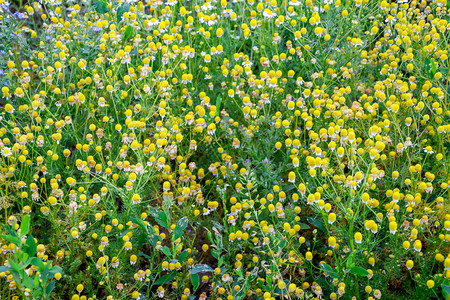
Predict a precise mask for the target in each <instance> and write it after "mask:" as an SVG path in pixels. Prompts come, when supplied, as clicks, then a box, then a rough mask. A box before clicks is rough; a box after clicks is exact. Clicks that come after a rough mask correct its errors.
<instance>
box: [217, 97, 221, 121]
mask: <svg viewBox="0 0 450 300" xmlns="http://www.w3.org/2000/svg"><path fill="white" fill-rule="evenodd" d="M221 104H222V94H219V96H217V99H216V117H218V116H220V105H221Z"/></svg>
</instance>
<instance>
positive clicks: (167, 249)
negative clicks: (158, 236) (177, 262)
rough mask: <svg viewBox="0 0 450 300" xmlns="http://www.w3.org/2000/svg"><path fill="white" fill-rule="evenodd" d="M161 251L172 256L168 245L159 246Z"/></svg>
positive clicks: (167, 255)
mask: <svg viewBox="0 0 450 300" xmlns="http://www.w3.org/2000/svg"><path fill="white" fill-rule="evenodd" d="M161 251H162V252H163V253H164V254H165V255H166V257H172V253H171V252H170V249H169V247H167V246H164V247H162V248H161Z"/></svg>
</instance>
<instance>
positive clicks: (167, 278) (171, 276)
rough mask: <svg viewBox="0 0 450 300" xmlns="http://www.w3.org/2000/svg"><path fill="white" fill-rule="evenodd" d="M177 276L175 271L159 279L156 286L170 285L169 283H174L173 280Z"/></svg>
mask: <svg viewBox="0 0 450 300" xmlns="http://www.w3.org/2000/svg"><path fill="white" fill-rule="evenodd" d="M176 275H177V273H176V272H175V271H173V272H170V273H169V274H166V275H163V276H161V277H159V278H158V280H156V281H155V283H154V284H155V285H163V284H165V283H168V282H170V281H172V279H174V278H175V276H176Z"/></svg>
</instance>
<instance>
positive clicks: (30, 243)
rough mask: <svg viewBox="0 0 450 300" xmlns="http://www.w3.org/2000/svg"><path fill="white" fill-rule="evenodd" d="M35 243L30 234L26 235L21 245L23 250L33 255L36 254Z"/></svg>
mask: <svg viewBox="0 0 450 300" xmlns="http://www.w3.org/2000/svg"><path fill="white" fill-rule="evenodd" d="M36 250H37V244H36V241H35V240H34V238H33V236H32V235H29V236H28V237H27V241H26V242H25V244H24V245H23V251H24V252H25V253H27V254H28V255H29V256H34V255H35V254H36Z"/></svg>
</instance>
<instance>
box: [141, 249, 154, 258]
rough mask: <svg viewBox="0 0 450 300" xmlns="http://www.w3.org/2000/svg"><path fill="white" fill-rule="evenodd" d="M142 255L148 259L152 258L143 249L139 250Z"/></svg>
mask: <svg viewBox="0 0 450 300" xmlns="http://www.w3.org/2000/svg"><path fill="white" fill-rule="evenodd" d="M138 254H139V255H140V256H142V257H144V258H146V259H152V258H151V257H150V256H148V255H147V254H145V253H144V252H142V251H139V253H138Z"/></svg>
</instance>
